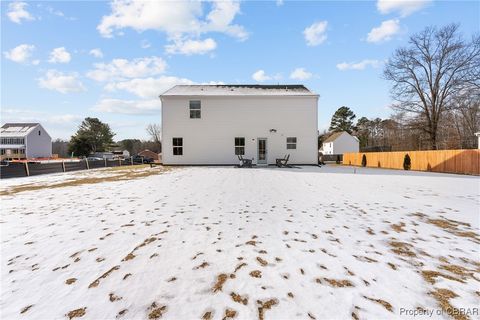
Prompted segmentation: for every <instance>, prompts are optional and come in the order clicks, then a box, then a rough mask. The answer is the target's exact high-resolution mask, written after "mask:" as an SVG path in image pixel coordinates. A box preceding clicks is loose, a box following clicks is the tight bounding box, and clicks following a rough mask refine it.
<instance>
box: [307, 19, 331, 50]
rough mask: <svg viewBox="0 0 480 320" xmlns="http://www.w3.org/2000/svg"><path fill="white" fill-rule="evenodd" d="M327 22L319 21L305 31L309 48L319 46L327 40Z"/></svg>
mask: <svg viewBox="0 0 480 320" xmlns="http://www.w3.org/2000/svg"><path fill="white" fill-rule="evenodd" d="M327 26H328V22H327V21H317V22H315V23H314V24H312V25H311V26H310V27H307V28H305V30H303V35H304V37H305V41H307V45H309V46H318V45H319V44H322V43H323V42H325V40H327V34H326V33H327Z"/></svg>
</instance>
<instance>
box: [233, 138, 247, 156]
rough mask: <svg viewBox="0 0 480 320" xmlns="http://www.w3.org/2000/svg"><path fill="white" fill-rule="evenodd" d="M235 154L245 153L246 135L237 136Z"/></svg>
mask: <svg viewBox="0 0 480 320" xmlns="http://www.w3.org/2000/svg"><path fill="white" fill-rule="evenodd" d="M235 155H237V156H243V155H245V138H244V137H236V138H235Z"/></svg>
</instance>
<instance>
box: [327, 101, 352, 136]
mask: <svg viewBox="0 0 480 320" xmlns="http://www.w3.org/2000/svg"><path fill="white" fill-rule="evenodd" d="M355 117H356V116H355V113H353V111H352V110H350V108H348V107H345V106H343V107H340V108H338V110H337V111H335V114H334V115H333V117H332V121H331V123H330V129H329V130H330V131H333V132H339V131H346V132H348V133H350V134H351V133H352V132H353V130H355V126H354V125H353V120H354V119H355Z"/></svg>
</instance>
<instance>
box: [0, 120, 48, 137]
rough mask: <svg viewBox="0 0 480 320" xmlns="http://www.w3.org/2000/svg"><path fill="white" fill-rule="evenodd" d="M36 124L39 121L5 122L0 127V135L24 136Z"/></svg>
mask: <svg viewBox="0 0 480 320" xmlns="http://www.w3.org/2000/svg"><path fill="white" fill-rule="evenodd" d="M38 125H39V123H23V122H21V123H18V122H17V123H5V124H4V125H3V126H2V128H1V129H0V135H1V136H2V137H25V136H26V135H28V134H29V133H30V132H31V131H32V130H33V129H35V128H36V127H37V126H38Z"/></svg>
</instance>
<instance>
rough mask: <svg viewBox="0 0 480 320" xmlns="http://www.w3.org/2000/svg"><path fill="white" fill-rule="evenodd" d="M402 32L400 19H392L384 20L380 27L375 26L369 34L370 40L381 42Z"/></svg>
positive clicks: (368, 38) (368, 39)
mask: <svg viewBox="0 0 480 320" xmlns="http://www.w3.org/2000/svg"><path fill="white" fill-rule="evenodd" d="M399 32H400V21H399V20H398V19H391V20H386V21H383V22H382V24H381V25H380V26H379V27H376V28H373V29H372V30H371V31H370V32H369V33H368V35H367V41H368V42H381V41H388V40H390V39H392V37H393V36H394V35H396V34H397V33H399Z"/></svg>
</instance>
